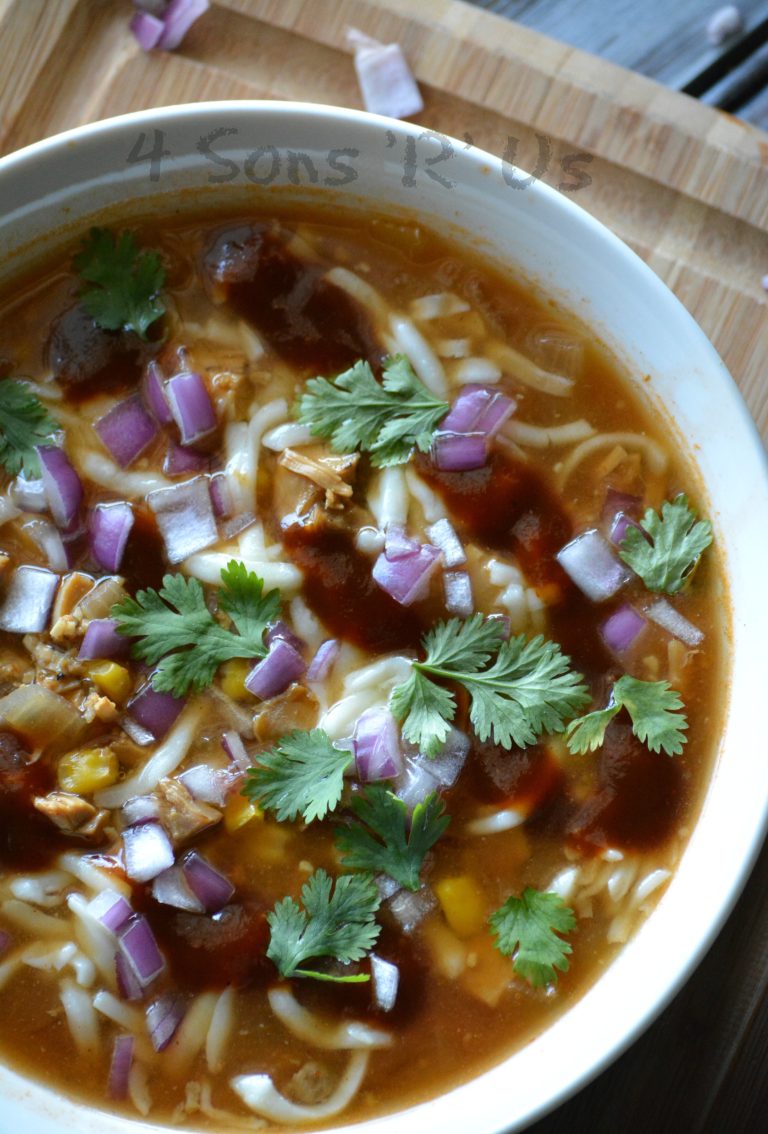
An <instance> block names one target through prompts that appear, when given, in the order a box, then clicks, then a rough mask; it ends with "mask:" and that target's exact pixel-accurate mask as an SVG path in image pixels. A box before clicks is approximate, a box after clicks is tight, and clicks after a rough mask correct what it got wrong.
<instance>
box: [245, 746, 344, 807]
mask: <svg viewBox="0 0 768 1134" xmlns="http://www.w3.org/2000/svg"><path fill="white" fill-rule="evenodd" d="M352 758H353V757H352V753H351V752H349V751H346V750H343V751H342V750H341V749H339V748H334V746H333V745H332V744H331V741H330V739H329V737H328V734H327V733H325V732H323V730H322V729H321V728H313V729H311V730H310V731H309V732H302V731H301V730H300V729H295V730H294V731H293V732H290V733H289V734H288V735H287V736H284V737H282V738H281V739H280V740H279V741H278V743H277V744H276V745H275V747H274V748H273V749H272V750H271V751H270V752H261V753H259V756H258V765H257V767H255V768H249V769H248V778H247V780H246V783H245V786H244V787H243V791H242V794H243V795H245V796H247V797H248V799H251V800H253V801H254V802H255V803H258V804H259V806H261V807H263V808H267V809H268V810H270V811H274V812H275V815H276V817H277V819H278V821H279V822H280V823H282V822H283V821H284V820H285V819H295V818H296V816H297V815H298V814H299V812H301V814H302V815H303V817H304V820H305V822H307V823H311V822H312V820H313V819H323V818H325V816H326V815H327V813H328V812H329V811H333V809H334V808H335V807H336V805H337V804H338V802H339V800H340V799H341V793H342V791H343V790H344V772H345V770H346V768H348V767H349V765H350V763H351V761H352Z"/></svg>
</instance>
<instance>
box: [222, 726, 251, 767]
mask: <svg viewBox="0 0 768 1134" xmlns="http://www.w3.org/2000/svg"><path fill="white" fill-rule="evenodd" d="M221 747H222V748H223V749H224V751H225V752H226V754H227V756H229V758H230V760H233V761H234V763H235V764H237V766H238V768H240V769H242V771H244V772H245V771H246V770H247V769H248V768H250V766H251V764H252V763H253V760H252V759H251V758H250V756H249V755H248V753H247V751H246V748H245V744H243V738H242V736H240V734H239V733H237V732H234V731H233V730H231V729H230V730H228V731H227V732H225V733H222V737H221Z"/></svg>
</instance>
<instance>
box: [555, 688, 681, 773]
mask: <svg viewBox="0 0 768 1134" xmlns="http://www.w3.org/2000/svg"><path fill="white" fill-rule="evenodd" d="M621 709H626V710H627V712H628V713H629V715H630V718H631V720H632V732H633V733H634V734H635V736H636V737H637V738H638V740H640V741H642V742H643V743H644V744H647V746H648V747H649V748H650V750H651V752H658V751H659V750H660V749H663V751H664V752H666V754H667V756H679V755H680V753H681V752H682V751H683V745H684V744H685V742H686V736H685V729H687V728H688V721H687V719H686V716H685V713H684V712H683V711H682V710H683V702H682V700H681V698H680V694H679V693H678V692H677V690H675V689H672V688H671V687H670V684H669V682H668V681H640V680H639V679H638V678H636V677H630V676H629V675H628V674H624V676H623V677H620V678H619V680H618V681H617V682H616V683H615V685H614V686H613V690H612V691H611V699H610V701H609V703H608V705H607V706H606V708H604V709H597V710H596V711H595V712H592V713H587V714H586V715H585V716H583V717H579V718H578V720H575V721H571V723H570V724H569V725H568V729H567V731H566V738H567V741H566V742H567V744H568V749H569V751H570V752H573V753H576V754H580V755H581V754H583V753H584V752H593V751H594V750H595V748H599V747H600V745H601V744H602V743H603V740H604V739H605V730H606V728H607V727H608V725H609V724H610V722H611V721H612V720H613V718H614V717H615V716H616V714H617V713H618V712H620V710H621Z"/></svg>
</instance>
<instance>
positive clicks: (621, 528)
mask: <svg viewBox="0 0 768 1134" xmlns="http://www.w3.org/2000/svg"><path fill="white" fill-rule="evenodd" d="M630 528H637V530H638V531H639V532H643V529H642V528H641V527H640V525H639V524H637V523H635V521H634V520H633V519H632V518H631V517H630V516H628V515H627V513H626V512H617V513H616V515H615V516H614V517H613V522H612V524H611V531H610V540H611V543H613V544H615V545H616V547H619V546H620V544H621V541H622V540H623V539H624V536H625V535H626V534H627V532H628V531H629V529H630ZM643 535H645V532H643Z"/></svg>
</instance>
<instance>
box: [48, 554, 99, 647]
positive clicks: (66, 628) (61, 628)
mask: <svg viewBox="0 0 768 1134" xmlns="http://www.w3.org/2000/svg"><path fill="white" fill-rule="evenodd" d="M93 585H94V580H93V578H92V577H91V576H90V575H86V574H84V573H83V572H82V571H70V573H69V574H68V575H65V576H64V578H63V579H62V580H61V585H60V586H59V589H58V591H57V593H56V601H55V602H54V604H53V611H52V613H51V623H52V625H51V637H52V638H53V640H54V642H63V641H68V640H71V639H72V638H78V637H80V636H81V635H82V633H83V631H84V629H85V627H84V624H83V622H84V620H83V616H82V614H81V613H80V612H79V611H78V604H79V603H80V601H81V600H82V599H84V598H85V596H86V595H87V594H88V593H89V591H92V590H93Z"/></svg>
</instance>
